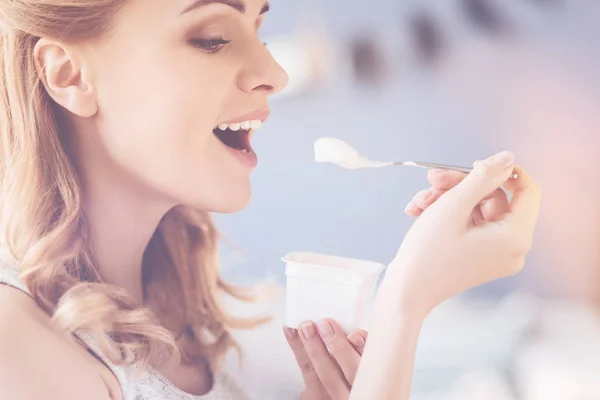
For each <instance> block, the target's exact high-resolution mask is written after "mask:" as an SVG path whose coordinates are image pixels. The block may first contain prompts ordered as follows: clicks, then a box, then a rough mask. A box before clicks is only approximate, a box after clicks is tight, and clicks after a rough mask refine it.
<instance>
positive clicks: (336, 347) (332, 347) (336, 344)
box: [327, 338, 348, 355]
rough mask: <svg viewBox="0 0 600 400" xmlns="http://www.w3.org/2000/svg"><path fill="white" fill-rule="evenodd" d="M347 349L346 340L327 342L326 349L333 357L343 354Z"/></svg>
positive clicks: (339, 339) (338, 339)
mask: <svg viewBox="0 0 600 400" xmlns="http://www.w3.org/2000/svg"><path fill="white" fill-rule="evenodd" d="M347 348H348V342H347V339H346V338H336V339H331V340H330V341H329V342H327V349H328V350H329V351H330V352H331V353H332V354H334V355H335V354H340V353H343V352H344V351H346V350H347Z"/></svg>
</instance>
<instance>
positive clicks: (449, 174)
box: [427, 169, 467, 190]
mask: <svg viewBox="0 0 600 400" xmlns="http://www.w3.org/2000/svg"><path fill="white" fill-rule="evenodd" d="M466 176H467V174H465V173H463V172H458V171H448V170H443V169H432V170H429V172H428V173H427V180H428V181H429V183H430V184H431V186H432V187H434V188H435V189H438V190H450V189H452V188H453V187H454V186H456V185H458V184H459V183H460V182H462V180H463V179H465V177H466Z"/></svg>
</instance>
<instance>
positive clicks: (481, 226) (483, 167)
mask: <svg viewBox="0 0 600 400" xmlns="http://www.w3.org/2000/svg"><path fill="white" fill-rule="evenodd" d="M515 172H516V173H517V178H513V177H512V176H513V174H514V173H515ZM429 181H430V183H431V184H432V187H431V188H430V189H428V190H426V191H422V192H419V193H418V194H417V195H416V196H415V198H414V199H413V200H412V201H411V202H410V203H409V205H408V207H407V209H406V212H407V213H408V214H409V215H413V216H419V219H418V220H417V221H416V222H415V224H414V225H413V227H412V228H411V230H410V231H409V233H408V234H407V236H406V238H405V239H404V242H403V244H402V247H401V248H400V250H399V252H398V255H397V257H396V259H395V261H394V262H393V263H392V265H391V267H392V271H391V273H392V274H396V275H397V276H398V277H399V278H400V276H401V278H400V281H399V282H398V283H399V284H400V286H401V288H402V290H403V291H405V294H406V296H407V299H410V300H409V301H410V302H411V303H413V304H419V305H420V306H423V307H424V310H425V311H426V312H427V311H429V310H430V309H431V308H433V307H435V306H437V305H438V304H439V303H440V302H442V301H444V300H445V299H447V298H449V297H452V296H454V295H456V294H458V293H461V292H463V291H465V290H468V289H471V288H473V287H475V286H478V285H480V284H483V283H486V282H489V281H492V280H495V279H499V278H504V277H508V276H510V275H514V274H516V273H518V272H519V271H520V270H521V269H522V267H523V265H524V263H525V256H526V255H527V253H528V252H529V250H530V248H531V244H532V240H533V233H534V228H535V225H536V222H537V217H538V209H539V202H540V190H539V188H538V187H537V185H536V184H535V183H534V182H533V180H532V179H531V177H530V176H529V174H528V173H527V172H526V171H524V170H523V169H521V168H519V167H515V165H514V156H513V155H512V154H511V153H508V152H504V153H500V154H498V155H496V156H494V157H492V158H490V159H488V160H485V161H481V162H477V163H475V168H474V170H473V172H472V173H470V174H469V175H464V174H460V173H455V172H450V171H431V172H430V173H429ZM502 186H504V188H506V190H507V191H508V192H510V193H511V194H512V195H513V199H512V201H510V202H509V200H508V197H507V196H506V194H505V192H504V191H503V190H502V189H501V187H502Z"/></svg>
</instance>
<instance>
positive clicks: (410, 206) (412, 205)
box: [404, 200, 415, 213]
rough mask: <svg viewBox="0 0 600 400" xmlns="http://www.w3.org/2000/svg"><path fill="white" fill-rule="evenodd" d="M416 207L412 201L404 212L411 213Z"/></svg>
mask: <svg viewBox="0 0 600 400" xmlns="http://www.w3.org/2000/svg"><path fill="white" fill-rule="evenodd" d="M414 206H415V202H414V201H412V200H411V201H410V203H408V205H407V206H406V208H405V209H404V212H405V213H407V212H409V211H410V210H411V209H412V208H413V207H414Z"/></svg>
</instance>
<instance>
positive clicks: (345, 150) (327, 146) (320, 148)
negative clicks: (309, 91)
mask: <svg viewBox="0 0 600 400" xmlns="http://www.w3.org/2000/svg"><path fill="white" fill-rule="evenodd" d="M315 161H316V162H318V163H332V164H335V165H338V166H340V167H342V168H345V169H362V168H382V167H390V166H409V167H422V168H432V169H445V170H452V171H460V172H464V173H469V172H471V170H472V168H467V167H458V166H455V165H444V164H434V163H424V162H416V161H386V162H383V161H372V160H369V159H368V158H367V157H365V156H363V155H362V154H360V153H359V152H358V150H356V149H355V148H354V147H352V146H350V145H349V144H348V143H346V142H344V141H342V140H340V139H336V138H331V137H324V138H321V139H319V140H317V141H316V142H315Z"/></svg>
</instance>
